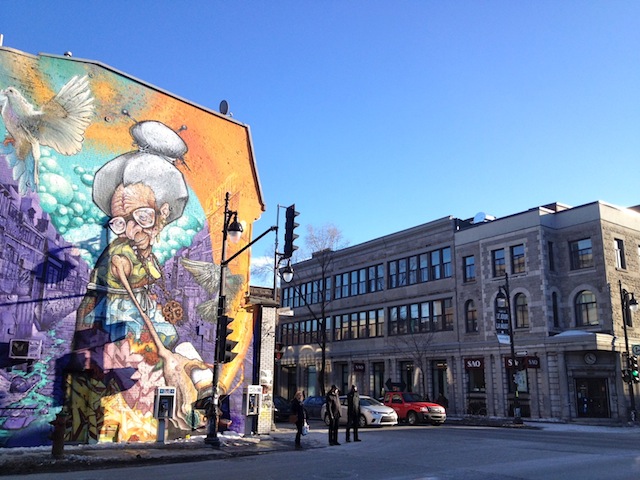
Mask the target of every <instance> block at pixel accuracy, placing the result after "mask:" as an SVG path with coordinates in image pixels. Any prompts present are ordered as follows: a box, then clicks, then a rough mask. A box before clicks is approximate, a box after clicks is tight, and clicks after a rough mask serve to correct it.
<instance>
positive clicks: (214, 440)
mask: <svg viewBox="0 0 640 480" xmlns="http://www.w3.org/2000/svg"><path fill="white" fill-rule="evenodd" d="M232 219H233V221H232ZM242 230H243V228H242V225H241V224H240V223H238V212H234V211H231V210H229V192H227V194H226V196H225V200H224V222H223V225H222V252H221V254H220V286H219V292H218V318H217V325H216V344H215V346H214V347H215V348H214V351H215V360H214V368H213V381H212V391H211V396H212V401H211V402H209V412H208V415H207V417H208V424H207V436H206V438H205V440H204V441H205V443H206V444H208V445H211V446H213V447H219V446H220V439H219V438H218V420H219V416H218V399H219V396H218V383H219V381H220V373H221V370H222V363H223V362H224V349H225V335H226V322H222V317H223V315H224V314H225V313H226V307H227V306H226V298H225V284H226V277H227V276H226V273H227V264H228V261H227V258H226V257H227V237H228V238H229V240H230V241H231V242H233V243H237V242H238V241H239V240H240V237H241V236H242ZM234 258H235V256H234Z"/></svg>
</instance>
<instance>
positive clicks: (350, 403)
mask: <svg viewBox="0 0 640 480" xmlns="http://www.w3.org/2000/svg"><path fill="white" fill-rule="evenodd" d="M359 422H360V394H359V393H358V387H356V386H355V385H351V390H350V391H349V393H348V394H347V442H350V441H351V439H350V438H349V429H350V428H353V441H354V442H359V441H360V439H359V438H358V426H359Z"/></svg>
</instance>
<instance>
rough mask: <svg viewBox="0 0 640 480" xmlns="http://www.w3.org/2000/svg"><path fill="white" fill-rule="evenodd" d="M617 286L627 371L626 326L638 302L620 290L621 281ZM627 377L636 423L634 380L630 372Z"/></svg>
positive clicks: (630, 294)
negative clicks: (618, 287) (618, 288)
mask: <svg viewBox="0 0 640 480" xmlns="http://www.w3.org/2000/svg"><path fill="white" fill-rule="evenodd" d="M618 285H619V286H620V302H621V304H622V327H623V330H624V348H625V352H626V354H627V365H626V366H625V368H627V370H628V369H629V365H630V363H629V359H630V358H631V355H630V353H631V352H629V336H628V334H627V324H628V323H629V320H630V319H631V312H635V311H637V310H638V301H637V300H636V299H635V296H634V294H633V293H631V292H627V290H625V289H624V288H622V280H618ZM628 373H629V375H627V376H626V382H627V383H628V385H629V404H630V406H631V412H630V416H631V421H632V422H635V421H636V399H635V395H634V392H633V384H634V383H635V380H634V379H633V377H632V375H631V372H628Z"/></svg>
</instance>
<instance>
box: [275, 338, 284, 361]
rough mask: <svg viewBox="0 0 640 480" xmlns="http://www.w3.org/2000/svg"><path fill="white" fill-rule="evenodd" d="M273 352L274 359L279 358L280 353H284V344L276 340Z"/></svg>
mask: <svg viewBox="0 0 640 480" xmlns="http://www.w3.org/2000/svg"><path fill="white" fill-rule="evenodd" d="M274 353H275V357H276V360H280V359H281V358H282V355H283V354H284V345H283V344H282V343H280V342H276V348H275V352H274Z"/></svg>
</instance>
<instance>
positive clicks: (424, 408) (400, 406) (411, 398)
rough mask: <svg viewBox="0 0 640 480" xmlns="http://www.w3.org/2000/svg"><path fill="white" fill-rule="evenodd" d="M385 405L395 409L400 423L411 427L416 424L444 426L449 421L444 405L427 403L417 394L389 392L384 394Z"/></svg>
mask: <svg viewBox="0 0 640 480" xmlns="http://www.w3.org/2000/svg"><path fill="white" fill-rule="evenodd" d="M384 404H385V405H387V406H388V407H391V408H393V409H394V410H395V411H396V413H397V414H398V419H399V420H400V421H405V422H407V423H408V424H409V425H415V424H416V423H422V422H424V423H431V424H432V425H442V424H443V423H444V421H445V420H446V419H447V413H446V410H445V408H444V407H443V406H442V405H438V404H437V403H432V402H426V401H424V400H422V397H420V395H418V394H417V393H412V392H387V393H385V394H384Z"/></svg>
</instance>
